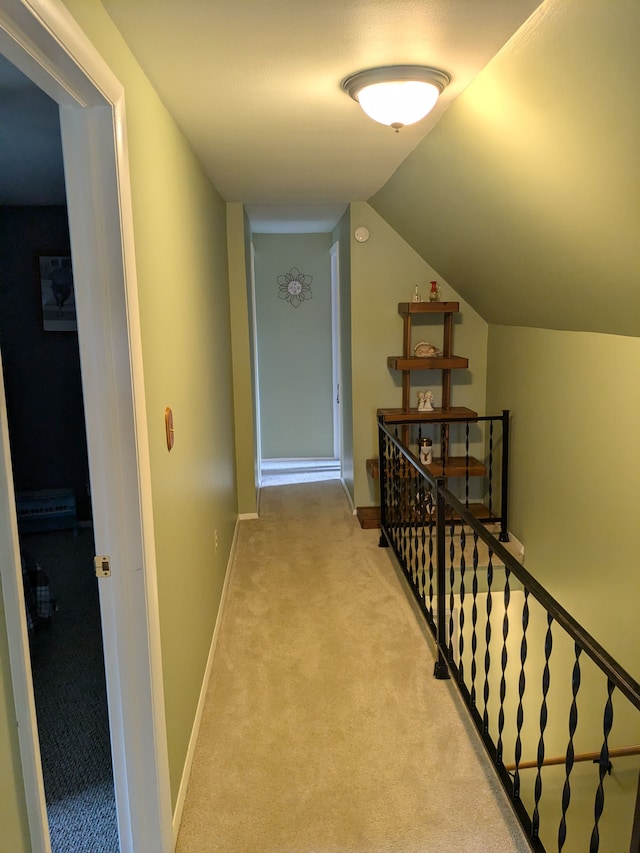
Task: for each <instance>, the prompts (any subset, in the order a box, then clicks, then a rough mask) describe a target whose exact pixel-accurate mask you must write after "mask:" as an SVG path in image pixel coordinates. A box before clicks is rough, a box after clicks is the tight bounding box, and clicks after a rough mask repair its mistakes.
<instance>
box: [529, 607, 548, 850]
mask: <svg viewBox="0 0 640 853" xmlns="http://www.w3.org/2000/svg"><path fill="white" fill-rule="evenodd" d="M552 624H553V616H551V614H550V613H547V633H546V635H545V640H544V669H543V671H542V705H541V706H540V738H539V740H538V754H537V756H536V766H537V771H536V783H535V795H534V801H535V807H534V809H533V817H532V819H531V836H532V838H534V839H535V838H538V837H539V835H540V808H539V806H540V798H541V797H542V764H543V762H544V731H545V729H546V727H547V717H548V710H547V694H548V693H549V684H550V683H551V675H550V672H549V658H550V657H551V651H552V649H553V634H552V633H551V626H552Z"/></svg>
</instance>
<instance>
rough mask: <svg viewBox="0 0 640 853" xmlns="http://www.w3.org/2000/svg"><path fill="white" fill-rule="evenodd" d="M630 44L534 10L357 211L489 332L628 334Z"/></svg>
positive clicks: (632, 286) (638, 324) (637, 223)
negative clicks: (489, 326)
mask: <svg viewBox="0 0 640 853" xmlns="http://www.w3.org/2000/svg"><path fill="white" fill-rule="evenodd" d="M639 43H640V3H638V2H637V0H616V2H611V3H603V2H602V0H580V2H579V3H576V2H567V0H547V2H546V3H544V4H543V5H542V6H541V7H540V8H539V9H538V10H537V12H536V13H535V14H534V15H533V16H532V18H531V19H530V20H529V21H528V22H527V24H526V25H525V27H524V28H523V29H521V30H520V32H519V33H518V36H517V38H515V39H514V40H512V41H511V42H510V43H509V44H508V45H507V46H506V47H505V49H504V50H503V51H502V52H501V53H500V54H499V55H498V56H497V57H496V58H495V59H494V60H493V61H492V62H491V63H490V64H489V66H488V67H487V68H486V69H485V70H484V71H483V73H482V74H481V75H479V76H478V77H477V78H476V80H475V81H474V83H473V84H472V85H471V86H470V87H469V88H468V89H467V90H466V91H465V92H464V93H463V94H462V95H461V96H460V97H459V98H458V99H457V100H456V102H455V103H454V104H452V105H451V107H450V109H449V110H448V111H447V113H446V114H445V115H444V116H443V117H442V119H441V120H440V122H439V124H438V125H437V127H435V128H434V130H433V131H432V132H431V134H429V136H428V137H427V138H426V139H424V140H423V141H422V142H421V143H420V144H419V146H418V147H417V148H416V150H415V151H414V152H413V153H412V154H411V155H409V157H408V158H407V159H406V160H405V161H404V162H403V163H402V165H401V166H400V167H399V168H398V170H397V171H396V172H395V174H394V175H393V177H392V178H391V179H390V180H389V181H388V182H387V183H386V185H385V186H384V187H383V188H382V189H381V190H380V191H379V192H378V193H377V194H375V195H374V196H373V198H372V199H371V200H370V203H371V204H372V206H373V207H374V208H375V209H376V210H377V211H378V212H379V213H380V214H381V215H382V216H383V217H384V218H385V219H386V220H387V221H388V222H389V223H390V224H391V225H392V226H393V227H394V228H395V229H396V230H397V231H398V232H399V233H400V234H401V235H402V236H403V237H404V238H405V239H406V240H407V241H408V242H409V243H410V244H411V245H412V246H413V247H414V249H415V250H416V251H417V252H418V253H419V254H420V255H421V256H422V257H424V258H425V259H426V260H427V261H428V262H429V263H430V264H431V265H432V266H433V267H434V268H435V269H437V270H438V271H439V273H440V274H441V275H442V277H443V278H444V279H445V280H447V281H448V282H449V283H450V284H451V285H452V286H453V287H454V288H455V289H456V290H457V291H458V292H459V293H460V294H461V296H463V297H464V298H465V299H466V300H467V301H468V302H470V303H471V304H472V305H473V306H474V307H475V308H476V309H477V310H478V311H479V312H480V314H481V315H482V316H483V317H484V318H485V319H486V320H487V321H488V322H490V323H497V324H505V325H521V326H536V327H540V328H550V329H566V330H583V331H595V332H608V333H613V334H620V335H633V336H639V335H640V98H638V86H639V84H640V50H639V49H638V45H639Z"/></svg>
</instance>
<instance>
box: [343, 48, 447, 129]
mask: <svg viewBox="0 0 640 853" xmlns="http://www.w3.org/2000/svg"><path fill="white" fill-rule="evenodd" d="M450 81H451V78H450V77H449V75H448V74H446V73H445V72H444V71H439V70H438V69H437V68H428V67H427V66H426V65H388V66H386V67H384V68H370V69H369V70H368V71H360V72H358V74H352V75H351V76H350V77H347V78H346V80H343V81H342V88H343V89H344V91H345V92H346V93H347V94H348V95H350V96H351V97H352V98H353V100H354V101H358V103H359V104H360V106H361V107H362V109H363V110H364V111H365V113H366V114H367V115H368V116H369V117H370V118H372V119H373V120H374V121H378V122H380V124H386V125H389V127H393V128H395V131H396V133H397V132H398V131H399V130H400V128H401V127H404V126H405V125H406V124H415V122H417V121H420V119H422V118H424V117H425V116H426V115H427V113H429V112H430V111H431V110H432V109H433V108H434V106H435V105H436V101H437V100H438V97H439V96H440V94H441V93H442V92H443V91H444V89H445V86H447V85H448V83H449V82H450Z"/></svg>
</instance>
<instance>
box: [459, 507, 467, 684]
mask: <svg viewBox="0 0 640 853" xmlns="http://www.w3.org/2000/svg"><path fill="white" fill-rule="evenodd" d="M465 544H466V535H465V532H464V524H462V525H460V618H459V620H458V623H459V626H460V636H459V637H458V654H459V657H460V665H459V667H458V681H459V683H460V684H464V618H465V617H464V596H465V592H466V589H465V585H464V576H465V574H466V571H467V566H466V562H465V557H464V546H465Z"/></svg>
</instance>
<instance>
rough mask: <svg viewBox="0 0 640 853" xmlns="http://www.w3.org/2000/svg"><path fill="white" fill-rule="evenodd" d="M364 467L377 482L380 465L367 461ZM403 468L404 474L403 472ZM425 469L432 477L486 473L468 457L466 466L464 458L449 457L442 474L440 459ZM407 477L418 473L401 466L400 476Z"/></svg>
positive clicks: (478, 462)
mask: <svg viewBox="0 0 640 853" xmlns="http://www.w3.org/2000/svg"><path fill="white" fill-rule="evenodd" d="M366 466H367V474H368V475H369V476H370V477H371V479H372V480H378V479H379V477H380V463H379V462H378V459H377V458H375V459H367V462H366ZM405 467H406V472H405V471H404V468H405ZM425 467H426V469H427V471H429V473H430V474H431V476H432V477H442V476H445V477H466V476H467V470H468V472H469V476H470V477H484V476H485V475H486V473H487V468H486V466H485V465H483V464H482V462H480V461H479V460H478V459H476V458H475V457H474V456H470V457H469V463H468V465H467V459H466V457H465V456H450V457H449V458H448V459H447V461H446V464H445V468H444V474H443V472H442V459H439V458H436V459H434V460H433V462H432V463H431V464H430V465H426V466H425ZM407 475H408V476H410V477H417V476H418V472H417V471H416V469H415V468H414V467H413V466H412V465H406V466H403V471H402V474H401V476H403V477H406V476H407Z"/></svg>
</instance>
